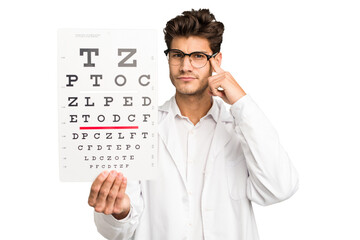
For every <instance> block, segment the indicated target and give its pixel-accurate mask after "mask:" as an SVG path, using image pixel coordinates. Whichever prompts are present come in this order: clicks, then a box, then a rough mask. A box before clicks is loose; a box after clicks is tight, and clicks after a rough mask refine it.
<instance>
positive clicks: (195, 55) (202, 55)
mask: <svg viewBox="0 0 360 240" xmlns="http://www.w3.org/2000/svg"><path fill="white" fill-rule="evenodd" d="M194 58H196V59H202V58H205V55H204V54H201V53H197V54H194Z"/></svg>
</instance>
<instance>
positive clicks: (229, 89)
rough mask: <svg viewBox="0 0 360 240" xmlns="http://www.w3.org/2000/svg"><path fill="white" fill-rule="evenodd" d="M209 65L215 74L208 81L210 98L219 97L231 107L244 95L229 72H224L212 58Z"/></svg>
mask: <svg viewBox="0 0 360 240" xmlns="http://www.w3.org/2000/svg"><path fill="white" fill-rule="evenodd" d="M210 63H211V66H212V68H213V69H214V71H215V72H216V73H217V74H216V75H213V76H211V77H209V79H208V80H209V90H210V94H211V95H212V96H218V97H221V98H222V99H223V100H224V102H226V103H228V104H231V105H232V104H234V103H235V102H236V101H237V100H239V99H240V98H242V97H243V96H245V95H246V93H245V92H244V90H243V89H242V88H241V87H240V85H239V84H238V83H237V82H236V80H235V79H234V78H233V76H232V75H231V74H230V73H229V72H226V71H224V70H223V69H222V68H221V67H220V65H219V64H218V62H217V61H216V60H215V59H214V58H211V59H210ZM219 88H221V90H219Z"/></svg>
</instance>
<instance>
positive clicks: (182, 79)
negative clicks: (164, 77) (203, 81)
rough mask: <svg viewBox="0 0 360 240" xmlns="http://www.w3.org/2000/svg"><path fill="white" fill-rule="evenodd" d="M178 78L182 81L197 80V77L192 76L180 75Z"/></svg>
mask: <svg viewBox="0 0 360 240" xmlns="http://www.w3.org/2000/svg"><path fill="white" fill-rule="evenodd" d="M177 79H179V80H181V81H185V82H188V81H192V80H195V79H196V78H195V77H191V76H180V77H178V78H177Z"/></svg>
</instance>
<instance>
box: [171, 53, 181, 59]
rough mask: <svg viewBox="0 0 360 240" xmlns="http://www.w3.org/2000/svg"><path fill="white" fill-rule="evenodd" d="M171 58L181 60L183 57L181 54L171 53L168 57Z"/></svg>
mask: <svg viewBox="0 0 360 240" xmlns="http://www.w3.org/2000/svg"><path fill="white" fill-rule="evenodd" d="M170 56H171V57H172V58H182V57H183V55H182V54H181V53H171V55H170Z"/></svg>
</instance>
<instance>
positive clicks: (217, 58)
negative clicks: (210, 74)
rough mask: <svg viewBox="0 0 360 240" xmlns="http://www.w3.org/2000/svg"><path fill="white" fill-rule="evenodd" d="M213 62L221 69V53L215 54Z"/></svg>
mask: <svg viewBox="0 0 360 240" xmlns="http://www.w3.org/2000/svg"><path fill="white" fill-rule="evenodd" d="M215 60H216V62H217V63H218V64H219V66H220V67H221V61H222V53H221V52H219V53H218V54H216V56H215Z"/></svg>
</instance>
